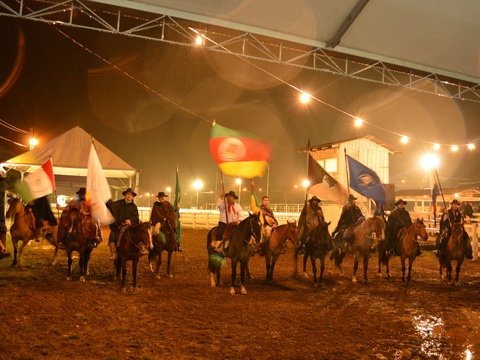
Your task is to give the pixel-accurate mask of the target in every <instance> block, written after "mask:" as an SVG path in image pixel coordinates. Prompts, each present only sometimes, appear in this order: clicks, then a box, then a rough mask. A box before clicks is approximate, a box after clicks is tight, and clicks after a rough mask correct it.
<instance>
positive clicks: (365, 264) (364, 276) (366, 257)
mask: <svg viewBox="0 0 480 360" xmlns="http://www.w3.org/2000/svg"><path fill="white" fill-rule="evenodd" d="M369 258H370V254H368V255H364V256H363V279H364V280H365V282H367V283H368V273H367V272H368V260H369Z"/></svg>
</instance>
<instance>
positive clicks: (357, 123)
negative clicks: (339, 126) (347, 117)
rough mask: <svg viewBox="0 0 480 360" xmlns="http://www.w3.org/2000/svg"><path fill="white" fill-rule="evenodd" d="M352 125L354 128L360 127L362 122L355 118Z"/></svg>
mask: <svg viewBox="0 0 480 360" xmlns="http://www.w3.org/2000/svg"><path fill="white" fill-rule="evenodd" d="M354 124H355V126H356V127H360V126H362V125H363V120H362V119H360V118H355V122H354Z"/></svg>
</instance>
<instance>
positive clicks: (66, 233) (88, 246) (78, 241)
mask: <svg viewBox="0 0 480 360" xmlns="http://www.w3.org/2000/svg"><path fill="white" fill-rule="evenodd" d="M101 234H102V233H101V231H100V228H99V226H98V225H97V224H96V223H95V222H94V221H93V219H92V218H91V217H90V216H84V215H80V212H79V209H77V208H74V207H72V208H70V209H69V210H68V211H65V210H64V211H63V213H62V216H61V217H60V222H59V225H58V238H59V239H60V240H61V242H62V243H63V244H64V246H65V251H66V253H67V257H68V270H67V280H69V281H70V280H72V263H73V259H72V255H73V252H74V251H76V252H77V253H78V255H79V260H78V265H79V267H80V281H81V282H85V276H86V275H88V262H89V261H90V255H91V254H92V251H93V249H94V248H95V247H96V246H97V244H98V243H100V242H101V236H102V235H101Z"/></svg>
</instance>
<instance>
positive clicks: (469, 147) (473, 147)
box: [467, 144, 475, 150]
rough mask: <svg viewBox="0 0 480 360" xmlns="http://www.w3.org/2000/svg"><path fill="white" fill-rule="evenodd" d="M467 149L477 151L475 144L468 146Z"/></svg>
mask: <svg viewBox="0 0 480 360" xmlns="http://www.w3.org/2000/svg"><path fill="white" fill-rule="evenodd" d="M467 148H468V150H474V149H475V144H468V145H467Z"/></svg>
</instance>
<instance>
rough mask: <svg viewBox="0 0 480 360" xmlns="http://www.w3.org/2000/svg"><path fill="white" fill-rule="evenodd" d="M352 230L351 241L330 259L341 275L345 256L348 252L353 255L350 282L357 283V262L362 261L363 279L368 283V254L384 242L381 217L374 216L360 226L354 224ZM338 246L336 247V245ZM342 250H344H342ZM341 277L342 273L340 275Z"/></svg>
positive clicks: (383, 222)
mask: <svg viewBox="0 0 480 360" xmlns="http://www.w3.org/2000/svg"><path fill="white" fill-rule="evenodd" d="M351 226H355V229H354V230H353V239H352V241H350V242H348V241H346V242H344V244H343V248H342V247H339V248H340V249H341V251H336V250H335V249H334V251H333V252H332V258H334V259H335V264H336V265H337V267H338V268H339V270H340V272H341V273H342V269H341V264H342V261H343V258H344V257H345V254H346V253H347V252H348V253H350V254H353V276H352V282H354V283H356V282H357V278H356V275H357V270H358V261H359V259H360V258H362V259H363V278H364V280H365V282H368V274H367V271H368V261H369V259H370V253H371V252H372V250H373V249H374V248H375V246H376V245H377V244H378V242H381V241H384V240H385V221H384V219H383V217H382V216H374V217H371V218H368V219H366V220H365V221H363V222H361V223H360V224H358V223H356V224H355V225H353V224H352V225H351ZM337 246H338V245H337ZM343 249H344V250H343ZM342 275H343V273H342Z"/></svg>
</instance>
